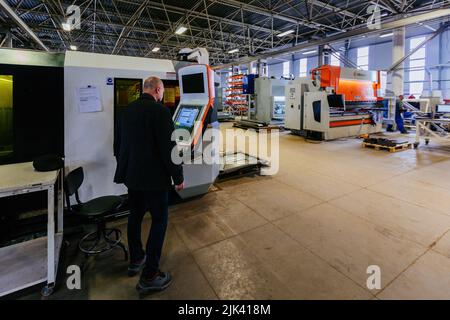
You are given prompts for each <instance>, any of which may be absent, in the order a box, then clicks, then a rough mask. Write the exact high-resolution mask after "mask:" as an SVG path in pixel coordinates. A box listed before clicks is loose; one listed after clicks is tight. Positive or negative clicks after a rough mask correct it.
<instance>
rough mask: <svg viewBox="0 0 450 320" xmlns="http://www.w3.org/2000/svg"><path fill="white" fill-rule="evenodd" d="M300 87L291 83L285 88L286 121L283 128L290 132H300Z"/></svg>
mask: <svg viewBox="0 0 450 320" xmlns="http://www.w3.org/2000/svg"><path fill="white" fill-rule="evenodd" d="M300 88H301V87H300V85H299V84H296V83H293V84H288V85H287V86H286V90H285V95H286V110H285V112H286V119H285V127H286V128H287V129H291V130H302V123H301V122H302V110H301V109H302V106H301V96H302V95H301V90H300Z"/></svg>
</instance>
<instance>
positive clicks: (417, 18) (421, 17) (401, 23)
mask: <svg viewBox="0 0 450 320" xmlns="http://www.w3.org/2000/svg"><path fill="white" fill-rule="evenodd" d="M447 7H448V6H447ZM449 15H450V9H447V8H446V9H434V10H431V11H430V12H427V13H422V14H416V15H414V16H408V17H404V16H403V15H398V16H396V20H394V21H391V22H385V23H383V24H381V29H377V30H373V29H369V28H367V27H363V28H359V29H353V30H350V31H347V32H346V33H344V34H338V35H334V36H329V37H325V38H323V39H319V40H315V41H311V42H307V43H304V44H299V45H296V46H292V47H290V48H287V49H281V50H277V51H276V52H269V53H263V54H260V55H257V56H254V57H244V58H243V59H240V60H238V61H236V62H234V63H228V64H223V65H218V66H215V67H213V69H224V68H228V67H231V66H234V65H236V64H246V63H250V62H252V61H255V60H259V59H268V58H273V57H277V56H283V55H286V54H292V53H295V52H299V51H300V50H302V49H307V48H311V47H317V46H319V45H324V44H328V43H333V42H336V41H340V40H344V39H347V38H352V37H355V36H360V35H368V34H373V33H379V32H382V31H384V30H392V29H396V28H400V27H405V26H408V25H411V24H415V23H418V22H423V21H432V20H436V19H439V18H443V17H446V16H449Z"/></svg>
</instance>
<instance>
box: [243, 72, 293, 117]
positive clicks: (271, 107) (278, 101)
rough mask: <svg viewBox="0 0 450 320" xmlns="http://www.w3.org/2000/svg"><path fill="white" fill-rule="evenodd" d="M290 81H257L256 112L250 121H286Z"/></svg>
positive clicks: (261, 78)
mask: <svg viewBox="0 0 450 320" xmlns="http://www.w3.org/2000/svg"><path fill="white" fill-rule="evenodd" d="M288 82H289V80H285V79H272V78H268V77H260V78H256V79H255V112H254V114H253V115H252V116H250V119H249V120H256V121H259V122H264V123H273V122H277V121H278V122H280V121H281V122H283V121H284V119H285V86H286V84H287V83H288Z"/></svg>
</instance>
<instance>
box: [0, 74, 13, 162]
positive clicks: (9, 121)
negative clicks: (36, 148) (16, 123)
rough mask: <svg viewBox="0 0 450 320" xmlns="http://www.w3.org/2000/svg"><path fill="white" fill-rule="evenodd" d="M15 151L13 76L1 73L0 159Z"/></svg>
mask: <svg viewBox="0 0 450 320" xmlns="http://www.w3.org/2000/svg"><path fill="white" fill-rule="evenodd" d="M12 153H13V76H12V75H0V159H5V158H8V157H10V156H11V155H12Z"/></svg>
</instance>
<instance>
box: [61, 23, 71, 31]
mask: <svg viewBox="0 0 450 320" xmlns="http://www.w3.org/2000/svg"><path fill="white" fill-rule="evenodd" d="M61 27H62V28H63V30H64V31H72V28H71V26H70V24H69V23H66V22H63V23H61Z"/></svg>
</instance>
